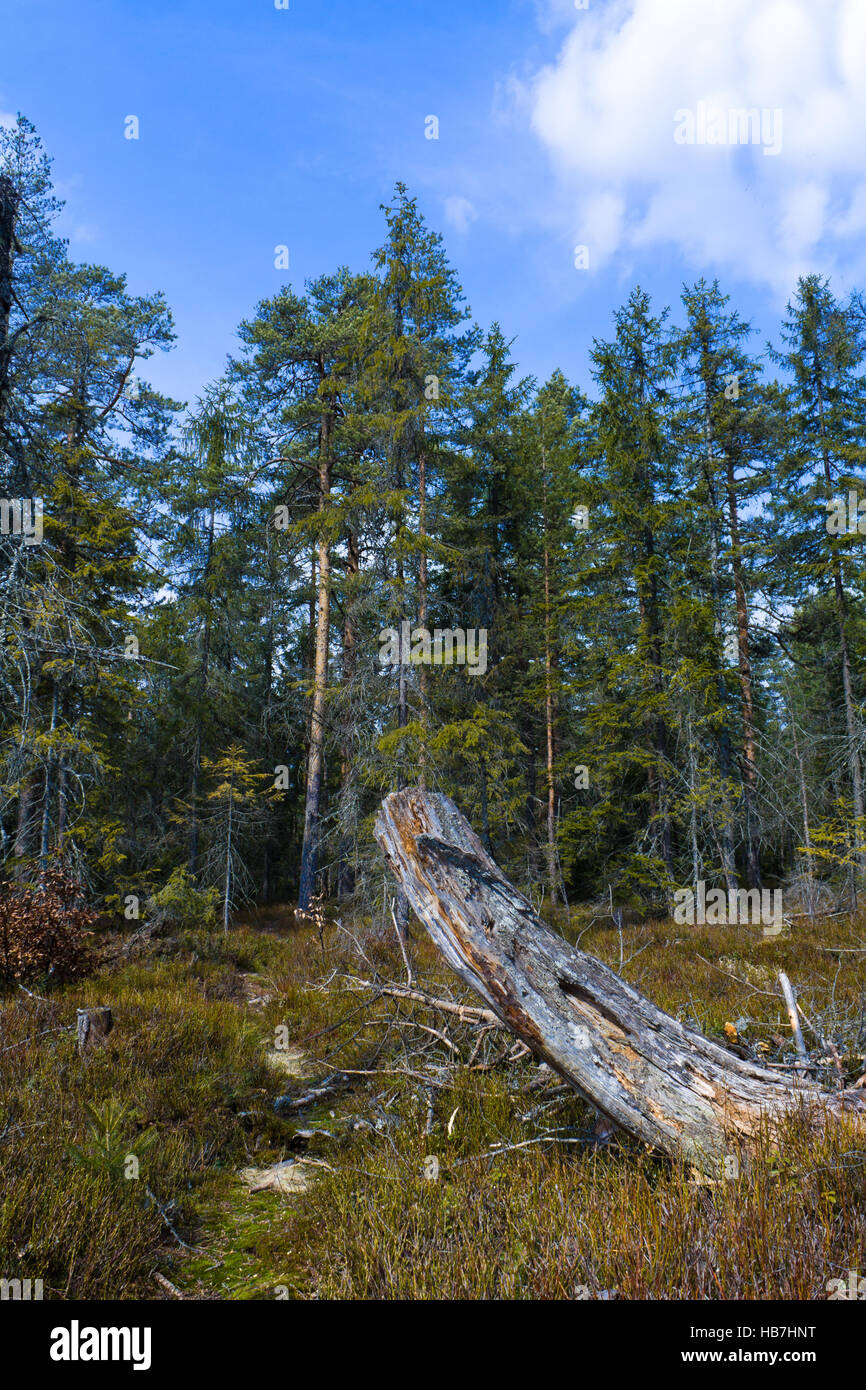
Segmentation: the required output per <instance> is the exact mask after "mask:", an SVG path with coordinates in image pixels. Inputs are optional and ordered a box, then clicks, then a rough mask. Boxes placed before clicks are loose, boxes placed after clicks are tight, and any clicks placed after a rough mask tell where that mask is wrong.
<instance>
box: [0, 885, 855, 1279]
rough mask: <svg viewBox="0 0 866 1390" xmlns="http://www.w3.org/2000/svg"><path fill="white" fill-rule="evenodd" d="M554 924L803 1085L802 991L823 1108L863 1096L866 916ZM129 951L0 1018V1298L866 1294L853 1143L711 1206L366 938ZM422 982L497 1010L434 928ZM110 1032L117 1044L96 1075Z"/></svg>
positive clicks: (414, 953)
mask: <svg viewBox="0 0 866 1390" xmlns="http://www.w3.org/2000/svg"><path fill="white" fill-rule="evenodd" d="M556 925H557V926H558V927H559V928H560V930H562V931H563V933H564V934H566V935H568V936H569V937H570V938H571V939H576V937H577V936H578V935H580V936H581V943H580V944H581V947H582V949H584V950H587V951H590V952H591V953H592V954H594V955H596V956H598V957H599V958H600V959H602V960H605V961H606V962H607V963H608V964H610V965H611V966H613V968H614V969H617V970H621V973H622V974H623V975H624V976H625V977H626V978H627V979H629V980H630V981H631V982H632V983H633V984H634V985H636V986H637V987H638V988H639V989H641V990H642V991H643V992H644V993H646V994H647V995H649V996H650V998H652V999H653V1000H654V1001H655V1002H656V1003H658V1004H659V1005H660V1006H661V1007H663V1008H665V1009H667V1010H668V1011H669V1012H671V1013H672V1014H674V1015H676V1016H677V1017H680V1018H682V1019H683V1020H684V1021H686V1022H688V1023H690V1024H692V1025H695V1026H697V1027H699V1028H700V1029H702V1030H703V1031H704V1032H706V1033H708V1034H710V1035H712V1036H714V1037H716V1038H718V1039H719V1040H721V1041H723V1042H726V1043H727V1045H728V1046H730V1047H731V1048H734V1049H739V1050H740V1052H741V1053H745V1054H747V1055H750V1056H754V1057H756V1058H761V1059H762V1060H763V1061H764V1062H765V1063H768V1064H773V1065H781V1066H786V1065H790V1063H792V1062H793V1061H794V1060H795V1055H794V1051H793V1043H792V1040H791V1032H790V1027H789V1025H788V1022H787V1015H786V1013H785V1008H784V1004H783V1001H782V997H781V994H780V991H779V986H778V978H777V977H778V972H779V970H780V969H783V970H785V971H786V972H787V974H788V975H789V976H790V978H791V980H792V981H793V983H794V984H795V986H796V988H797V990H798V993H799V997H800V1000H801V1003H802V1007H803V1011H804V1013H805V1015H806V1017H807V1018H808V1020H809V1024H810V1028H807V1029H806V1030H805V1031H806V1041H807V1045H808V1046H809V1048H810V1052H811V1054H812V1056H813V1058H814V1060H815V1061H816V1063H817V1064H818V1066H819V1075H820V1078H821V1080H822V1081H823V1083H824V1084H825V1085H827V1086H828V1087H833V1086H837V1085H839V1084H840V1083H841V1082H842V1081H844V1082H845V1083H846V1084H851V1083H852V1082H853V1081H855V1080H856V1079H857V1078H859V1076H860V1075H861V1074H862V1073H863V1072H864V1068H866V1061H864V1055H863V1054H864V1052H866V950H864V941H866V917H864V916H859V917H857V918H850V917H835V918H829V919H823V920H815V921H809V920H808V919H799V920H798V922H797V924H796V925H795V926H794V927H793V928H792V929H790V930H786V931H784V932H783V933H782V934H781V935H780V936H778V937H774V938H767V937H764V936H763V934H762V933H761V929H760V928H751V927H745V926H742V927H711V926H707V927H698V928H693V927H678V926H675V925H674V924H673V923H671V922H649V923H646V924H644V925H642V926H630V927H626V928H625V929H624V931H623V935H622V940H621V939H620V936H619V934H618V932H617V931H616V930H615V929H614V928H613V927H612V926H611V924H610V921H609V920H604V919H602V918H599V919H598V920H597V921H596V920H594V919H592V917H591V915H590V913H589V911H588V910H580V911H577V912H573V913H572V920H571V923H570V924H568V925H567V924H566V923H565V922H564V921H563V920H562V918H560V919H558V920H557V922H556ZM124 940H125V939H124V937H122V936H121V935H114V934H108V935H106V936H105V937H104V938H103V940H102V941H101V949H102V958H103V963H102V966H101V968H100V971H99V973H98V974H97V975H95V976H92V977H90V978H89V979H87V980H84V981H81V982H79V983H77V984H75V985H70V986H66V987H59V988H54V989H47V988H45V987H42V988H40V987H38V986H33V987H32V989H33V992H32V993H30V994H28V993H25V992H24V991H22V990H18V991H16V992H8V993H7V994H6V996H5V997H4V998H3V999H2V1000H0V1106H2V1108H0V1190H2V1192H3V1205H2V1210H0V1275H2V1276H3V1277H5V1278H15V1277H18V1278H28V1277H29V1278H41V1279H42V1280H43V1281H44V1289H45V1297H46V1298H84V1299H101V1298H134V1297H136V1298H166V1297H183V1298H193V1299H250V1298H434V1297H435V1298H452V1297H454V1298H514V1297H530V1298H557V1299H573V1298H619V1299H634V1298H639V1299H645V1298H654V1299H658V1298H662V1299H680V1298H711V1299H712V1298H724V1299H772V1298H783V1299H821V1298H826V1296H827V1292H826V1290H827V1282H828V1280H830V1279H834V1278H847V1275H848V1271H849V1270H851V1269H854V1270H857V1269H860V1271H861V1273H863V1272H864V1270H863V1261H864V1258H866V1257H864V1250H866V1153H864V1152H863V1148H862V1140H861V1141H860V1147H859V1149H858V1145H857V1142H856V1141H855V1139H854V1136H853V1132H852V1131H851V1130H850V1129H849V1128H848V1127H847V1126H846V1125H845V1124H841V1125H839V1126H834V1127H833V1128H832V1129H831V1130H829V1131H828V1132H827V1133H825V1134H824V1135H823V1136H821V1137H815V1136H814V1135H810V1134H808V1133H806V1132H804V1131H803V1129H802V1128H801V1127H800V1125H799V1123H798V1122H797V1121H796V1120H794V1121H792V1122H791V1124H790V1126H789V1128H788V1131H787V1133H786V1134H785V1136H784V1137H783V1138H782V1140H781V1141H780V1142H778V1143H776V1144H775V1145H771V1144H770V1143H769V1142H766V1143H764V1144H763V1145H762V1146H761V1151H760V1152H759V1154H758V1156H757V1158H756V1159H755V1160H754V1161H753V1162H752V1163H751V1164H749V1166H748V1168H745V1167H744V1168H743V1170H742V1171H740V1172H739V1173H733V1172H732V1174H731V1176H730V1177H729V1178H727V1179H720V1180H718V1181H715V1182H711V1181H709V1180H707V1179H706V1178H701V1177H700V1176H699V1175H697V1174H696V1173H694V1172H693V1171H691V1170H690V1169H689V1168H688V1167H687V1166H685V1165H678V1164H676V1163H671V1162H670V1161H669V1160H668V1159H666V1158H664V1157H662V1156H660V1155H658V1154H656V1153H652V1152H648V1151H647V1149H646V1147H645V1146H643V1145H640V1144H637V1143H635V1142H634V1141H632V1140H629V1139H626V1138H624V1137H614V1138H613V1140H612V1141H610V1142H607V1143H602V1142H598V1140H597V1138H596V1135H595V1134H594V1126H595V1121H596V1116H595V1114H594V1112H593V1111H592V1110H591V1109H590V1108H589V1107H588V1106H586V1105H585V1104H583V1102H581V1101H580V1100H579V1099H577V1098H576V1097H575V1096H574V1095H573V1094H572V1093H571V1092H569V1091H568V1090H567V1088H565V1087H563V1086H561V1084H560V1083H559V1080H558V1078H557V1077H556V1076H554V1075H553V1074H552V1073H550V1072H549V1070H548V1069H547V1068H546V1067H539V1066H538V1065H537V1064H536V1063H535V1062H534V1060H533V1058H532V1057H531V1056H530V1055H528V1054H527V1053H526V1052H525V1050H524V1049H523V1048H522V1047H521V1046H520V1045H518V1044H516V1043H515V1040H514V1038H513V1037H512V1036H511V1035H510V1034H508V1033H506V1032H503V1031H502V1030H500V1029H498V1028H493V1027H490V1026H489V1025H488V1026H486V1025H483V1024H479V1023H477V1022H473V1021H471V1020H461V1019H459V1018H458V1017H456V1016H455V1015H453V1014H449V1013H447V1012H443V1011H441V1010H439V1009H437V1008H434V1007H428V1006H427V1005H426V1004H421V1003H419V1002H417V1001H411V1000H407V999H400V998H396V997H394V996H392V995H388V994H385V993H383V992H382V986H383V985H385V986H396V987H398V988H399V987H401V986H405V985H406V964H405V963H404V961H403V957H402V954H401V952H400V951H399V950H398V948H397V944H396V942H395V941H394V939H393V938H392V937H384V938H383V937H380V936H377V935H376V934H375V932H373V930H372V929H371V927H370V924H369V923H357V924H354V925H353V926H352V927H351V930H350V931H347V930H345V929H338V928H336V927H334V926H333V925H328V926H326V927H325V928H324V930H323V931H322V932H321V933H320V932H319V931H317V930H316V929H315V928H314V927H312V926H310V925H299V924H298V922H297V919H296V918H295V915H294V913H293V912H292V911H291V909H290V908H288V907H283V908H272V909H267V910H260V911H257V912H256V913H253V914H251V915H250V916H249V917H248V918H247V919H246V920H245V921H243V922H241V923H239V924H238V925H237V926H236V927H235V928H234V929H233V930H231V931H230V932H228V933H227V934H223V933H222V932H211V933H203V932H182V933H177V934H176V935H175V936H174V937H173V938H170V939H162V940H160V939H157V940H154V941H152V942H150V943H149V944H147V945H146V946H145V947H144V948H143V949H142V951H141V953H140V954H139V955H138V956H136V957H134V958H132V959H125V958H124V956H123V953H122V946H123V943H124ZM408 963H409V965H410V967H411V970H412V974H413V984H414V988H415V989H416V990H419V989H420V990H421V991H425V992H427V993H428V994H429V995H431V996H435V997H437V998H438V999H444V998H447V999H450V1000H457V1001H461V1002H464V1003H466V1004H467V1005H470V1006H477V1005H478V1003H479V1001H478V1000H477V999H475V998H473V997H470V996H469V994H468V992H467V991H465V990H464V989H463V987H462V986H461V985H460V983H459V981H457V980H456V978H455V977H454V976H453V975H452V974H451V973H450V971H449V970H448V968H447V966H446V965H445V964H444V962H442V961H441V959H440V958H439V957H438V955H437V954H436V952H435V950H434V948H433V947H432V945H431V943H430V942H429V941H428V939H427V937H426V936H425V935H424V934H423V933H422V932H421V930H420V928H415V929H413V936H412V939H411V940H410V942H409V945H408ZM40 995H42V996H44V997H39V996H40ZM94 1004H108V1005H110V1006H111V1008H112V1011H113V1017H114V1028H113V1031H112V1032H111V1033H110V1034H109V1036H108V1038H107V1039H106V1040H105V1041H104V1042H103V1043H101V1044H99V1045H97V1046H96V1047H94V1048H93V1049H91V1050H90V1051H89V1052H87V1053H86V1054H85V1055H84V1056H79V1055H78V1054H77V1052H76V1045H75V1018H76V1009H77V1008H78V1007H83V1006H85V1005H88V1006H89V1005H94ZM834 1049H835V1053H836V1056H834ZM837 1058H838V1061H837ZM323 1088H325V1089H324V1090H323V1093H322V1094H321V1095H318V1096H315V1097H313V1098H312V1099H309V1100H306V1101H305V1102H303V1103H302V1104H300V1105H299V1104H297V1102H298V1101H299V1100H302V1098H303V1097H305V1096H308V1095H309V1093H310V1092H311V1091H314V1090H322V1089H323ZM279 1097H284V1098H285V1099H284V1100H283V1101H282V1102H281V1103H280V1105H279V1106H278V1107H277V1108H276V1109H275V1101H277V1100H278V1098H279ZM136 1174H137V1176H136Z"/></svg>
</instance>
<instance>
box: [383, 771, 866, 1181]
mask: <svg viewBox="0 0 866 1390" xmlns="http://www.w3.org/2000/svg"><path fill="white" fill-rule="evenodd" d="M375 833H376V838H377V840H378V842H379V845H380V846H381V848H382V850H383V852H384V854H385V856H386V858H387V860H388V862H389V864H390V866H391V868H392V870H393V872H394V874H395V876H396V878H397V880H398V882H399V883H400V884H401V885H402V887H403V888H404V889H405V892H406V894H407V897H408V899H409V902H410V903H411V905H412V907H413V908H414V910H415V912H416V914H417V916H418V917H419V919H420V921H421V922H422V923H423V925H424V926H425V927H426V929H427V931H428V932H429V934H430V936H431V937H432V938H433V940H434V942H435V943H436V945H437V946H438V947H439V949H440V951H441V952H442V954H443V955H444V956H445V959H446V960H447V961H448V963H449V965H450V966H451V967H452V969H454V970H455V971H456V972H457V974H458V975H459V976H460V977H461V979H462V980H464V981H465V982H466V984H468V985H470V986H471V987H472V988H473V989H474V990H475V991H476V992H477V993H478V994H480V995H481V997H482V999H483V1000H484V1001H485V1003H486V1004H488V1005H489V1007H490V1008H491V1009H492V1010H493V1012H494V1013H495V1014H496V1015H497V1017H498V1018H500V1019H501V1021H502V1022H503V1023H504V1024H505V1025H506V1026H507V1027H508V1028H510V1029H511V1030H512V1031H513V1032H514V1033H516V1034H517V1036H518V1037H519V1038H522V1039H523V1041H524V1042H525V1043H527V1045H528V1046H529V1047H530V1048H531V1049H532V1051H533V1052H534V1054H535V1055H536V1056H537V1057H538V1058H539V1059H540V1060H542V1061H545V1062H547V1063H548V1064H549V1065H550V1066H551V1067H552V1068H554V1070H556V1071H557V1072H558V1073H559V1074H560V1075H561V1076H562V1077H563V1078H564V1079H565V1080H566V1081H567V1082H568V1083H569V1084H570V1085H571V1086H573V1087H574V1089H575V1091H577V1092H578V1094H580V1095H581V1096H583V1097H584V1099H585V1100H587V1101H589V1102H590V1103H591V1104H592V1105H594V1106H595V1107H596V1108H597V1109H598V1110H600V1111H601V1112H602V1114H603V1115H605V1116H606V1117H607V1118H608V1119H609V1120H610V1121H612V1122H613V1124H615V1125H617V1126H618V1127H619V1128H621V1129H623V1130H625V1131H626V1132H627V1133H628V1134H631V1135H634V1136H635V1137H636V1138H638V1139H641V1140H644V1141H645V1142H646V1143H647V1144H651V1145H652V1146H653V1147H654V1148H657V1149H660V1150H662V1151H663V1152H664V1153H666V1154H668V1155H670V1156H671V1157H684V1158H686V1159H687V1160H688V1161H690V1162H691V1163H693V1164H694V1165H695V1166H696V1167H697V1168H699V1169H701V1170H702V1171H704V1172H708V1173H717V1172H718V1171H719V1170H720V1168H721V1167H722V1165H723V1162H724V1159H725V1157H726V1156H728V1155H729V1154H735V1153H737V1152H738V1151H739V1149H740V1147H741V1146H743V1145H745V1147H746V1149H748V1146H749V1144H750V1141H753V1140H754V1139H755V1137H756V1135H757V1134H758V1132H759V1131H760V1130H761V1129H762V1128H765V1127H768V1128H769V1132H770V1133H772V1131H773V1127H774V1125H775V1124H776V1123H777V1122H778V1121H779V1119H780V1118H781V1117H782V1116H783V1115H785V1114H788V1113H789V1112H791V1111H792V1110H795V1109H797V1108H800V1109H803V1110H806V1111H808V1112H809V1113H810V1117H811V1118H812V1119H813V1120H814V1121H816V1122H819V1123H820V1121H821V1120H822V1119H823V1118H826V1116H827V1115H839V1114H841V1113H843V1112H846V1113H848V1112H850V1113H851V1114H852V1115H853V1116H854V1118H855V1123H856V1124H857V1125H858V1127H859V1126H862V1128H863V1131H864V1134H866V1106H864V1097H863V1095H862V1093H860V1092H857V1091H853V1090H849V1091H841V1092H837V1093H836V1094H833V1095H830V1094H828V1093H826V1092H823V1091H821V1090H820V1089H819V1088H818V1087H817V1086H815V1085H814V1083H812V1082H810V1081H809V1080H807V1079H805V1078H804V1079H797V1080H789V1079H788V1078H785V1077H781V1076H778V1075H776V1074H775V1073H774V1072H771V1071H768V1070H767V1069H766V1068H764V1067H760V1066H757V1065H755V1064H754V1063H752V1062H749V1061H746V1060H742V1059H740V1058H739V1057H736V1056H734V1055H733V1054H732V1053H730V1052H728V1051H727V1050H726V1049H725V1048H724V1047H723V1046H721V1045H720V1044H719V1043H716V1042H713V1041H712V1040H711V1039H710V1038H706V1037H704V1036H703V1035H702V1034H700V1033H698V1032H696V1031H695V1030H694V1029H691V1028H687V1027H686V1025H685V1024H684V1023H680V1022H678V1021H677V1019H675V1018H671V1017H670V1015H669V1014H666V1013H663V1012H662V1010H661V1009H658V1008H656V1006H655V1005H654V1004H652V1003H650V1001H649V1000H648V999H646V998H645V997H644V996H643V995H642V994H640V993H639V992H638V990H636V989H634V988H633V987H632V986H631V985H629V984H627V983H626V981H625V980H623V979H621V978H620V977H619V976H618V975H616V974H615V973H614V971H613V970H611V969H609V968H608V966H606V965H603V964H602V963H601V961H598V960H596V959H595V958H594V957H593V956H589V955H587V954H586V953H585V952H583V951H579V950H576V949H575V948H574V947H572V946H569V945H568V943H567V942H566V941H564V940H563V939H562V938H561V937H559V936H557V935H555V933H554V932H553V931H551V929H550V928H549V927H548V926H547V925H546V923H544V922H543V921H542V920H541V919H540V918H539V917H538V916H537V915H536V913H535V912H534V911H533V909H532V906H531V905H530V903H528V902H527V901H526V899H525V898H524V897H523V896H522V895H521V894H520V893H519V892H518V891H517V889H516V888H514V887H513V885H512V884H511V883H509V881H508V879H507V878H506V877H505V875H504V874H503V873H502V872H501V871H500V870H499V868H498V867H497V866H496V864H495V863H494V862H493V860H492V859H491V858H490V856H489V855H488V854H487V853H486V852H485V850H484V847H483V846H482V844H481V841H480V840H479V839H478V837H477V836H476V835H475V834H474V832H473V831H472V829H471V828H470V826H469V825H468V823H467V821H466V820H465V818H464V817H463V816H462V815H461V813H460V812H459V811H458V809H457V807H456V806H455V805H454V803H453V802H452V801H449V799H448V798H447V797H445V796H440V795H435V794H431V793H428V792H423V791H421V790H419V789H417V788H408V789H406V790H403V791H399V792H394V793H392V794H391V795H390V796H388V797H386V799H385V800H384V801H383V803H382V806H381V809H380V811H379V816H378V819H377V821H376V831H375Z"/></svg>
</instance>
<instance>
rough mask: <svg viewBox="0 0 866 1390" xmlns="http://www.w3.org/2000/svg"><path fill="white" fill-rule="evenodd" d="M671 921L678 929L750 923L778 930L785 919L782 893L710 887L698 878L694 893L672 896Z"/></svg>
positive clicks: (689, 890) (681, 891) (685, 890)
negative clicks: (678, 926) (673, 904)
mask: <svg viewBox="0 0 866 1390" xmlns="http://www.w3.org/2000/svg"><path fill="white" fill-rule="evenodd" d="M674 903H675V904H676V906H675V908H674V921H675V922H677V923H678V924H679V925H680V926H690V927H705V926H710V927H724V926H736V925H738V924H739V923H752V924H753V925H756V926H757V925H759V924H760V925H761V926H764V927H779V926H781V925H782V924H783V922H784V920H785V918H784V915H783V911H782V890H781V888H774V889H773V892H772V894H771V893H770V891H769V889H767V888H764V889H758V888H730V889H728V891H727V893H726V892H725V890H724V888H711V889H710V890H709V892H708V891H707V885H706V883H705V882H704V880H703V879H700V880H699V882H698V885H697V890H695V889H693V888H678V889H677V890H676V892H675V893H674Z"/></svg>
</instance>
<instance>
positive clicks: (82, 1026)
mask: <svg viewBox="0 0 866 1390" xmlns="http://www.w3.org/2000/svg"><path fill="white" fill-rule="evenodd" d="M113 1026H114V1021H113V1019H112V1017H111V1009H110V1008H109V1006H108V1005H107V1004H99V1005H97V1007H96V1008H95V1009H79V1010H78V1021H77V1029H76V1033H77V1040H78V1051H79V1054H81V1053H84V1052H86V1051H87V1049H88V1047H90V1046H91V1045H92V1044H93V1043H95V1042H97V1041H101V1040H102V1039H104V1038H107V1037H108V1034H109V1033H110V1032H111V1030H112V1028H113Z"/></svg>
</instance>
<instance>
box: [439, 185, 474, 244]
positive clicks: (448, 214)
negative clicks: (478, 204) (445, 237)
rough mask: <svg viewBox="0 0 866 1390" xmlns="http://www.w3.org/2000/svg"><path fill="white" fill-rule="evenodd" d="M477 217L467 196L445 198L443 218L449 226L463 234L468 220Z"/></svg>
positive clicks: (467, 226)
mask: <svg viewBox="0 0 866 1390" xmlns="http://www.w3.org/2000/svg"><path fill="white" fill-rule="evenodd" d="M477 217H478V213H477V212H476V211H475V208H474V206H473V205H472V203H471V202H470V201H469V199H468V198H463V197H460V196H459V195H457V196H452V197H450V198H446V199H445V220H446V222H447V223H448V224H449V226H451V227H453V228H454V230H455V231H456V232H458V233H459V234H460V235H461V236H463V235H464V234H465V233H466V232H467V231H468V230H469V224H470V222H474V221H475V220H476V218H477Z"/></svg>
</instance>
